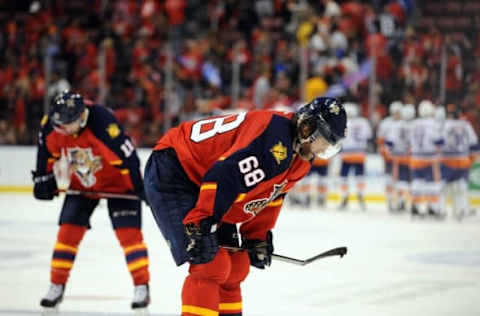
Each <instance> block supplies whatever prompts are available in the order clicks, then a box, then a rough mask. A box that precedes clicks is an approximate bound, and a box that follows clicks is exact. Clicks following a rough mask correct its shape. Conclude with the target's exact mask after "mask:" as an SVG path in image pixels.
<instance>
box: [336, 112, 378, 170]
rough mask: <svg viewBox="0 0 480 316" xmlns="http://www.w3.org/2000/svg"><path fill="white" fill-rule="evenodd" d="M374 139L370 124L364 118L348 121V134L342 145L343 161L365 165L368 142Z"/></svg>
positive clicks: (354, 118)
mask: <svg viewBox="0 0 480 316" xmlns="http://www.w3.org/2000/svg"><path fill="white" fill-rule="evenodd" d="M370 138H372V128H371V126H370V122H369V121H368V120H367V119H366V118H364V117H353V118H350V119H348V120H347V133H346V136H345V139H344V140H343V143H342V159H343V161H345V162H350V163H363V162H364V161H365V154H366V151H367V145H368V140H369V139H370Z"/></svg>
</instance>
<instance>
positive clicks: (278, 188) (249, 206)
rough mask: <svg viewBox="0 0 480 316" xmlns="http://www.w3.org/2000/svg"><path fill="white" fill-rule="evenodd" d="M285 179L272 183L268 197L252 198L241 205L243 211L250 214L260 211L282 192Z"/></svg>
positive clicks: (285, 182)
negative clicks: (271, 189)
mask: <svg viewBox="0 0 480 316" xmlns="http://www.w3.org/2000/svg"><path fill="white" fill-rule="evenodd" d="M287 182H288V181H287V180H285V181H283V182H282V183H280V184H274V185H273V192H272V193H271V194H270V196H269V197H268V198H263V199H258V200H253V201H250V202H248V203H246V204H245V205H244V206H243V211H244V212H245V213H249V214H252V215H254V216H255V215H257V214H258V213H260V212H261V211H262V210H263V209H264V208H265V207H267V205H268V204H269V203H270V202H272V201H273V200H275V199H276V198H277V197H279V196H280V194H282V192H283V188H285V186H286V185H287Z"/></svg>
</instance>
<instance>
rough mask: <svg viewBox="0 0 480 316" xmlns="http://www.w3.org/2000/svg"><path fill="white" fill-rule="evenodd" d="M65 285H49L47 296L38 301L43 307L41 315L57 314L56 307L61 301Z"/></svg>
mask: <svg viewBox="0 0 480 316" xmlns="http://www.w3.org/2000/svg"><path fill="white" fill-rule="evenodd" d="M64 292H65V284H54V283H52V284H50V288H49V289H48V293H47V295H45V297H44V298H42V300H41V301H40V306H42V307H43V311H42V315H52V314H56V313H58V306H59V305H60V303H61V302H62V300H63V293H64Z"/></svg>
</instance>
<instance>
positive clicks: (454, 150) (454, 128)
mask: <svg viewBox="0 0 480 316" xmlns="http://www.w3.org/2000/svg"><path fill="white" fill-rule="evenodd" d="M443 134H444V139H445V145H444V146H443V148H442V156H443V157H442V163H443V164H445V165H447V166H449V167H451V168H465V169H466V168H470V165H471V162H472V160H473V159H472V158H473V157H472V156H473V154H474V153H476V147H477V145H478V138H477V135H476V134H475V131H474V130H473V127H472V125H471V124H470V122H468V121H466V120H462V119H447V120H446V121H445V124H444V128H443Z"/></svg>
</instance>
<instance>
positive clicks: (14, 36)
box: [0, 0, 480, 147]
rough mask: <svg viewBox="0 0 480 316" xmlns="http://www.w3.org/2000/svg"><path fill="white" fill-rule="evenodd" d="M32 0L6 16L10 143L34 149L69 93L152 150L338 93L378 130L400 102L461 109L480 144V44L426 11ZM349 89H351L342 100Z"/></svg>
mask: <svg viewBox="0 0 480 316" xmlns="http://www.w3.org/2000/svg"><path fill="white" fill-rule="evenodd" d="M23 2H25V1H19V3H23ZM28 3H29V5H28V6H27V7H26V8H23V9H19V8H16V9H15V8H12V10H11V11H8V10H6V11H5V10H4V11H2V12H1V13H0V22H1V23H0V25H1V33H0V144H33V143H35V141H36V134H37V131H38V129H39V124H40V119H41V117H42V115H43V114H44V108H45V106H44V100H45V99H48V98H51V97H52V96H53V95H55V93H56V92H58V91H61V90H62V89H65V88H71V89H73V90H75V91H78V92H80V93H81V94H83V95H84V96H85V97H86V98H88V99H92V100H94V101H101V102H102V103H103V104H105V105H107V106H109V107H111V108H112V109H113V110H114V111H115V113H116V115H117V117H118V118H119V120H120V121H121V122H122V123H123V124H124V126H125V127H126V129H127V131H128V133H129V134H130V135H131V136H132V138H133V140H134V142H135V143H136V145H138V146H144V147H150V146H152V145H153V144H154V143H155V141H156V140H157V139H158V138H159V137H160V136H161V135H162V133H163V132H164V131H165V129H166V127H168V126H170V122H171V123H172V124H173V125H174V124H177V123H178V122H179V121H182V120H186V119H192V118H195V117H198V116H200V115H205V114H209V113H214V112H215V111H216V110H226V109H259V108H275V107H292V106H295V105H298V104H299V103H300V102H302V98H303V99H304V100H306V101H308V100H309V99H312V98H313V97H314V96H320V95H324V94H326V93H336V94H337V95H338V96H340V97H342V98H344V99H345V100H348V101H353V102H357V103H359V104H360V105H361V106H362V110H363V111H362V114H363V115H364V116H366V117H369V118H370V119H371V120H372V123H373V125H374V126H375V125H376V124H378V122H379V121H380V119H381V118H382V117H383V116H385V115H387V114H388V113H387V108H388V105H389V104H390V103H391V102H392V101H393V100H402V101H403V102H405V103H412V104H418V103H419V102H420V101H421V100H423V99H430V100H432V101H433V102H434V103H437V104H439V105H441V106H443V105H446V104H449V103H454V104H456V105H457V106H459V107H460V108H461V109H462V111H463V112H464V115H465V116H466V117H467V118H468V119H469V120H470V121H471V122H472V123H473V124H474V125H475V129H476V131H477V133H480V126H479V124H480V123H479V122H480V116H479V115H480V114H479V113H480V61H479V60H480V37H479V38H474V37H472V36H467V35H466V34H463V33H452V34H444V33H442V32H440V31H439V30H438V29H436V28H435V27H431V28H429V29H424V28H419V27H416V26H415V20H416V19H418V18H421V12H420V13H419V12H417V11H416V10H415V2H414V0H371V1H360V0H345V1H342V0H310V1H307V0H257V1H244V0H209V1H201V0H188V1H187V0H117V1H100V0H89V1H81V0H70V1H33V2H28ZM167 48H169V49H167ZM443 49H445V54H444V56H446V63H445V65H446V80H445V96H444V98H443V96H442V89H441V84H440V83H441V80H442V78H441V70H442V69H441V65H442V50H443ZM46 54H48V55H49V56H51V57H52V63H51V67H50V69H49V70H50V72H51V75H50V76H49V77H50V78H49V82H46V80H47V79H46V77H47V76H46V73H45V69H46V66H45V62H44V60H45V55H46ZM99 55H102V56H104V58H103V59H100V58H99ZM169 56H171V58H169ZM372 56H375V58H376V67H375V74H376V85H375V87H374V90H375V96H376V97H375V98H374V100H373V101H374V102H375V104H374V105H373V106H369V79H368V69H371V68H368V67H367V68H365V67H366V66H365V65H366V63H367V62H368V61H369V60H370V59H371V57H372ZM170 60H171V62H170ZM302 60H306V67H305V68H304V69H307V73H306V75H307V76H306V78H305V79H306V80H305V81H302V80H301V79H302V78H301V74H302V66H301V63H302ZM234 61H235V62H234ZM236 65H238V71H239V82H238V98H234V99H232V88H234V87H236V85H235V82H232V78H233V77H234V76H233V74H234V73H235V71H236V69H237V68H236ZM370 67H371V65H370ZM364 69H367V74H366V75H365V73H364ZM170 70H171V72H170ZM170 74H171V76H170ZM362 74H363V76H362ZM102 78H105V79H106V80H105V84H104V83H103V81H102ZM351 78H354V79H352V80H351ZM355 78H360V79H359V80H355ZM169 82H170V83H171V84H169ZM302 82H304V84H305V87H301V83H302ZM338 83H342V87H343V89H342V90H341V91H339V92H338V91H337V92H335V91H332V87H334V86H335V85H336V84H338ZM302 88H305V89H302ZM167 90H168V91H167ZM302 91H305V94H304V95H303V96H302ZM104 92H105V93H104ZM233 95H235V94H233ZM442 98H443V99H442ZM167 105H168V106H167ZM370 109H373V111H374V112H373V113H370ZM167 122H168V124H167Z"/></svg>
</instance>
